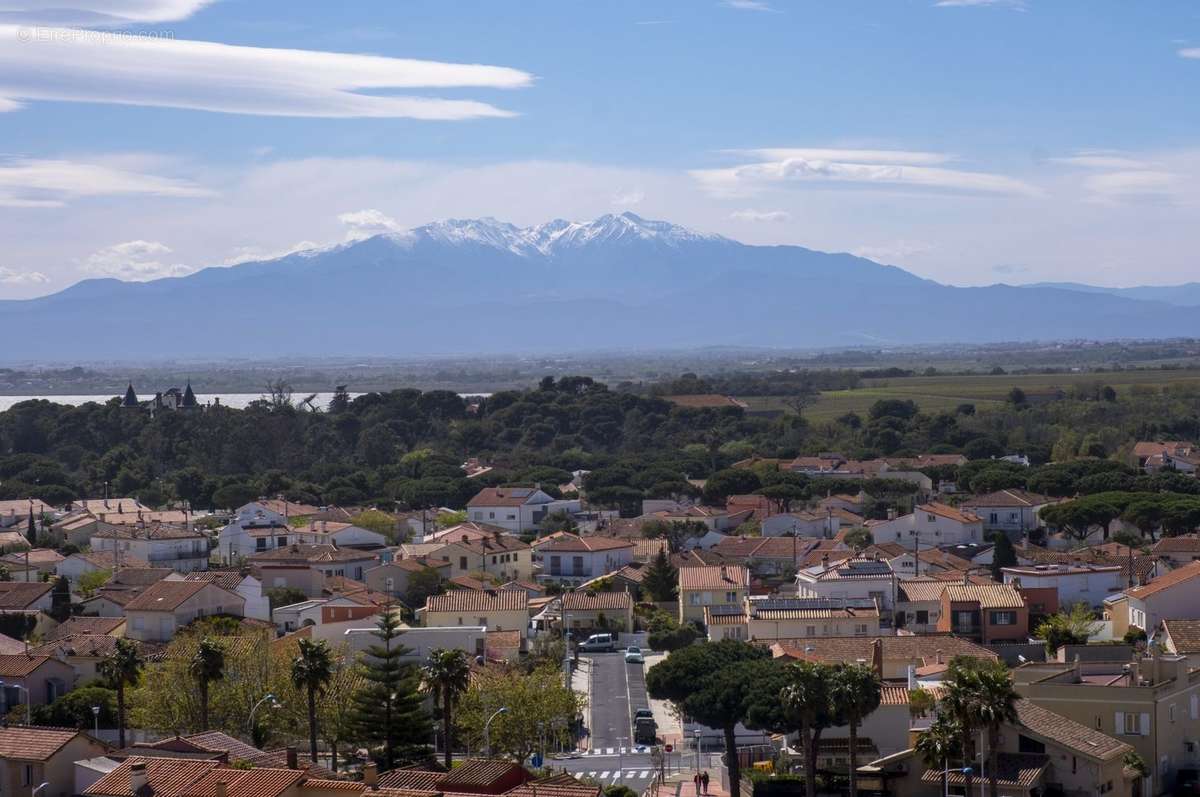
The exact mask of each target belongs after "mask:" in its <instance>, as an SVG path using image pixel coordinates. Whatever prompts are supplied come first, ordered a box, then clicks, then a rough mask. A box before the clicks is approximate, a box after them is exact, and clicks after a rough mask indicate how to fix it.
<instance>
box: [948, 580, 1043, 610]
mask: <svg viewBox="0 0 1200 797" xmlns="http://www.w3.org/2000/svg"><path fill="white" fill-rule="evenodd" d="M943 595H944V596H945V597H947V598H949V599H950V601H951V602H952V603H978V604H979V608H981V609H1021V608H1024V606H1025V599H1024V598H1023V597H1021V593H1019V592H1017V590H1016V588H1015V587H1013V586H1011V585H1009V584H953V583H948V584H947V585H946V591H945V592H944V593H943Z"/></svg>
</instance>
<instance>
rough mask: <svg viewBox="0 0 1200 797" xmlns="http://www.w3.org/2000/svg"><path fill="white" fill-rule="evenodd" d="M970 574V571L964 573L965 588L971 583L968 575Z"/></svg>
mask: <svg viewBox="0 0 1200 797" xmlns="http://www.w3.org/2000/svg"><path fill="white" fill-rule="evenodd" d="M969 572H970V571H967V570H964V571H963V586H964V587H965V586H967V585H968V584H970V583H971V579H970V578H969V577H968V575H967V574H968V573H969Z"/></svg>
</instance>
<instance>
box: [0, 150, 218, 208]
mask: <svg viewBox="0 0 1200 797" xmlns="http://www.w3.org/2000/svg"><path fill="white" fill-rule="evenodd" d="M136 194H149V195H152V196H163V197H190V198H195V197H207V196H212V195H213V194H212V191H210V190H208V189H206V188H203V187H201V186H198V185H196V184H195V183H192V182H189V181H187V180H179V179H175V178H171V177H159V176H157V175H152V174H144V173H139V172H134V171H130V170H127V169H121V168H117V167H115V166H109V165H105V164H100V163H80V162H77V161H66V160H35V159H22V158H15V159H9V160H4V159H0V207H10V208H54V207H61V206H63V205H65V204H66V203H67V202H68V200H71V199H76V198H81V197H95V196H122V195H136Z"/></svg>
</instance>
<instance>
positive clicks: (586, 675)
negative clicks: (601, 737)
mask: <svg viewBox="0 0 1200 797" xmlns="http://www.w3.org/2000/svg"><path fill="white" fill-rule="evenodd" d="M571 691H573V692H576V693H578V694H581V695H583V696H584V698H585V699H586V700H587V705H586V706H584V709H583V727H585V728H587V729H588V735H587V736H586V737H585V738H583V739H580V740H579V749H580V750H588V749H590V748H591V746H592V663H591V661H590V660H589V659H586V658H581V659H579V666H578V667H576V668H575V669H574V671H573V672H572V673H571Z"/></svg>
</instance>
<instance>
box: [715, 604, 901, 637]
mask: <svg viewBox="0 0 1200 797" xmlns="http://www.w3.org/2000/svg"><path fill="white" fill-rule="evenodd" d="M704 625H705V627H706V628H707V629H708V639H709V641H711V642H716V641H719V640H722V639H745V640H775V639H791V638H795V637H843V636H862V637H866V636H878V635H879V608H878V607H877V606H876V605H875V601H873V600H870V599H867V598H858V599H848V598H778V597H764V598H757V597H751V598H748V599H747V600H746V602H745V605H744V606H743V607H741V608H735V607H729V606H716V607H712V606H709V607H705V609H704Z"/></svg>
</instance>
